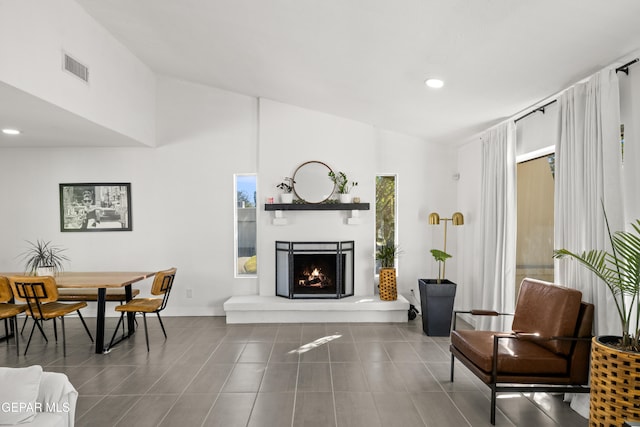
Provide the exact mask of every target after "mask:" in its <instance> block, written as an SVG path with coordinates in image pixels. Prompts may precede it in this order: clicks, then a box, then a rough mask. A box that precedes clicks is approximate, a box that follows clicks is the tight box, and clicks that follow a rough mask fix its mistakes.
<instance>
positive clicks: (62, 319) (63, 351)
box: [53, 316, 93, 357]
mask: <svg viewBox="0 0 640 427" xmlns="http://www.w3.org/2000/svg"><path fill="white" fill-rule="evenodd" d="M53 321H54V322H55V321H56V319H55V318H54V319H53ZM60 323H61V324H62V356H63V357H67V337H66V334H65V333H64V316H60ZM92 341H93V340H92Z"/></svg>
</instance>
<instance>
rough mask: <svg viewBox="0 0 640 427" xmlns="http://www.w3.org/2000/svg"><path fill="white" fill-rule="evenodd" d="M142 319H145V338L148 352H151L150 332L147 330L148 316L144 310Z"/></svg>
mask: <svg viewBox="0 0 640 427" xmlns="http://www.w3.org/2000/svg"><path fill="white" fill-rule="evenodd" d="M142 319H143V320H144V338H145V339H146V340H147V353H148V352H149V332H147V316H146V314H145V313H144V311H143V312H142Z"/></svg>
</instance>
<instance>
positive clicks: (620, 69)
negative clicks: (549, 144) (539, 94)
mask: <svg viewBox="0 0 640 427" xmlns="http://www.w3.org/2000/svg"><path fill="white" fill-rule="evenodd" d="M638 61H640V58H636V59H634V60H632V61H629V62H627V63H626V64H624V65H621V66H619V67H618V68H616V73H619V72H620V71H622V72H624V73H625V74H626V75H629V67H630V66H632V65H633V64H635V63H637V62H638ZM554 102H557V99H554V100H553V101H550V102H547V103H546V104H544V105H543V106H541V107H538V108H536V109H535V110H531V111H529V112H528V113H527V114H525V115H524V116H522V117H518V118H517V119H515V120H514V121H513V122H514V123H518V122H519V121H520V120H522V119H524V118H525V117H529V116H530V115H532V114H533V113H537V112H538V111H541V112H542V114H544V109H545V108H546V107H548V106H549V105H551V104H553V103H554Z"/></svg>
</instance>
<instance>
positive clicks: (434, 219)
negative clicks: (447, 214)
mask: <svg viewBox="0 0 640 427" xmlns="http://www.w3.org/2000/svg"><path fill="white" fill-rule="evenodd" d="M440 221H444V248H443V250H442V251H443V252H445V253H446V252H447V221H451V224H453V225H463V224H464V216H462V214H461V213H460V212H455V213H454V214H453V215H451V218H440V215H438V214H437V213H435V212H431V213H430V214H429V224H431V225H438V224H440ZM444 271H445V262H444V261H443V262H442V276H441V277H442V278H443V279H444V278H445V275H444Z"/></svg>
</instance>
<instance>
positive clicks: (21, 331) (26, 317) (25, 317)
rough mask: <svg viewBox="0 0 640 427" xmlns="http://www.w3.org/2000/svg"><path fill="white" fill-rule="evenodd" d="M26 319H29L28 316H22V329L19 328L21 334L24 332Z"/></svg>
mask: <svg viewBox="0 0 640 427" xmlns="http://www.w3.org/2000/svg"><path fill="white" fill-rule="evenodd" d="M27 320H29V316H27V315H25V316H24V323H23V324H22V329H20V333H21V334H22V333H23V332H24V327H25V326H27Z"/></svg>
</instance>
